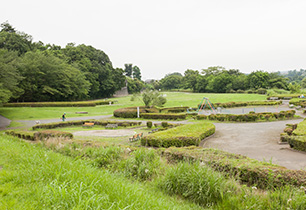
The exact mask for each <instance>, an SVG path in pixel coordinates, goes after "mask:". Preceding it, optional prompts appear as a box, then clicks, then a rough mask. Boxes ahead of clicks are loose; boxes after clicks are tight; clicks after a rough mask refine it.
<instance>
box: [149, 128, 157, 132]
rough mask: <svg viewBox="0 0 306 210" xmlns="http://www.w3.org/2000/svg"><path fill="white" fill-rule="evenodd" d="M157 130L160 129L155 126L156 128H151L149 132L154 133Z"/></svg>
mask: <svg viewBox="0 0 306 210" xmlns="http://www.w3.org/2000/svg"><path fill="white" fill-rule="evenodd" d="M156 131H158V128H155V129H153V130H151V131H150V132H149V133H154V132H156Z"/></svg>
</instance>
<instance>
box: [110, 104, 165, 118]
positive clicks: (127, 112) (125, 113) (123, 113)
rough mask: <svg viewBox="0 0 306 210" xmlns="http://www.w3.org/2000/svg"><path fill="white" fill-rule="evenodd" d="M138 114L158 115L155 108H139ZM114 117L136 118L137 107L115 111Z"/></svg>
mask: <svg viewBox="0 0 306 210" xmlns="http://www.w3.org/2000/svg"><path fill="white" fill-rule="evenodd" d="M139 113H140V114H141V113H159V109H157V108H156V107H151V108H148V107H144V106H140V107H139ZM113 114H114V117H120V118H137V107H126V108H121V109H116V110H115V111H114V113H113Z"/></svg>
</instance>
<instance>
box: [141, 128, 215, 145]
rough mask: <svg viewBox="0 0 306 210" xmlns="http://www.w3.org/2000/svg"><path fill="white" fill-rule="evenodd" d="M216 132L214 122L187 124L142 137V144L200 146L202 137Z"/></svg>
mask: <svg viewBox="0 0 306 210" xmlns="http://www.w3.org/2000/svg"><path fill="white" fill-rule="evenodd" d="M214 133H215V126H214V125H213V124H212V123H195V124H186V125H182V126H178V127H175V128H171V129H168V130H166V131H160V132H156V133H152V134H150V135H148V136H145V137H143V138H142V139H141V145H143V146H152V147H166V148H168V147H172V146H176V147H184V146H191V145H196V146H198V145H199V143H200V141H201V140H202V139H204V138H205V137H207V136H210V135H212V134H214Z"/></svg>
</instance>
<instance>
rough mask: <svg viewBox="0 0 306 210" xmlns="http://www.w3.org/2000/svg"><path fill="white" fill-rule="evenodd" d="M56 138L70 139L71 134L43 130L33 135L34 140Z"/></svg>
mask: <svg viewBox="0 0 306 210" xmlns="http://www.w3.org/2000/svg"><path fill="white" fill-rule="evenodd" d="M57 137H60V138H69V139H72V138H73V134H72V133H69V132H64V131H53V130H45V131H40V132H35V133H34V138H35V140H44V139H47V138H57Z"/></svg>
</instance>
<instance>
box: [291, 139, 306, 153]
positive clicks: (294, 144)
mask: <svg viewBox="0 0 306 210" xmlns="http://www.w3.org/2000/svg"><path fill="white" fill-rule="evenodd" d="M287 141H288V143H289V145H290V147H291V148H293V149H296V150H299V151H304V152H306V136H290V137H289V138H288V140H287Z"/></svg>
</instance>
